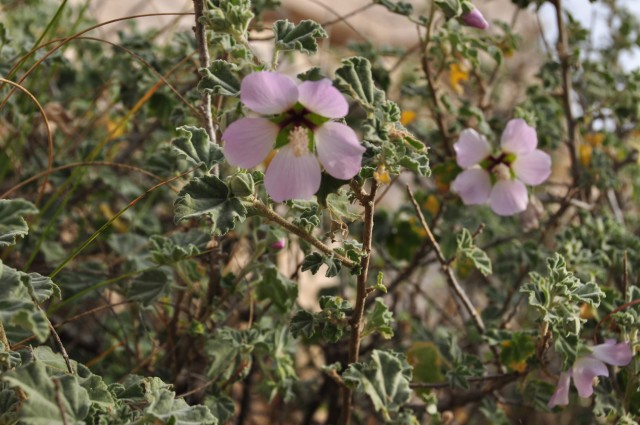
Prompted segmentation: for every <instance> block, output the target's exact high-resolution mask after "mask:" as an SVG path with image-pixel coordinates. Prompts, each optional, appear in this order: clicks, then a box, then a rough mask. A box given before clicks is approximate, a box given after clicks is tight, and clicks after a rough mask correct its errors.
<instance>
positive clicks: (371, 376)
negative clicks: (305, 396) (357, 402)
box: [342, 350, 412, 421]
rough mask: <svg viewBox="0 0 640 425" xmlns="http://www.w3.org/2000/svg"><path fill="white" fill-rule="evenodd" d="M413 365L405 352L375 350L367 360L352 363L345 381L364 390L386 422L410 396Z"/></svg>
mask: <svg viewBox="0 0 640 425" xmlns="http://www.w3.org/2000/svg"><path fill="white" fill-rule="evenodd" d="M411 377H412V375H411V366H409V364H408V363H407V360H406V358H405V356H404V355H403V354H400V353H394V352H392V351H381V350H373V353H371V359H370V360H369V362H367V363H352V364H350V365H349V367H348V368H347V369H346V370H345V371H344V373H343V374H342V379H344V382H345V383H346V384H347V385H349V386H352V387H355V388H356V389H357V390H358V391H361V392H364V393H365V394H366V395H367V396H369V399H370V400H371V402H372V403H373V407H374V408H375V410H376V411H377V412H380V413H381V414H382V416H383V417H384V418H385V420H387V421H391V417H392V415H394V414H397V413H398V412H399V410H400V408H401V407H402V406H403V405H404V404H405V403H406V402H407V401H409V398H410V397H411V389H410V388H409V383H410V382H411Z"/></svg>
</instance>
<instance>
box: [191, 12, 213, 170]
mask: <svg viewBox="0 0 640 425" xmlns="http://www.w3.org/2000/svg"><path fill="white" fill-rule="evenodd" d="M193 9H194V12H195V20H196V25H195V27H194V28H193V30H194V32H195V34H196V48H197V49H198V55H199V57H200V68H209V63H210V61H211V59H210V57H209V47H208V45H207V33H206V30H205V28H204V25H202V22H201V21H200V18H202V16H203V15H204V0H193ZM202 112H203V114H204V128H205V130H206V132H207V134H208V135H209V140H211V142H213V143H217V141H216V140H217V138H216V131H215V129H214V127H213V116H212V115H211V93H210V92H208V91H207V90H205V91H204V92H203V93H202ZM211 173H212V174H213V175H214V176H217V175H218V166H217V165H215V166H214V167H213V168H212V169H211Z"/></svg>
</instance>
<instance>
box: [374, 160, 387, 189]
mask: <svg viewBox="0 0 640 425" xmlns="http://www.w3.org/2000/svg"><path fill="white" fill-rule="evenodd" d="M373 178H374V179H376V181H377V182H378V183H380V184H387V185H388V184H389V183H391V176H390V175H389V172H388V171H387V168H386V167H385V166H384V164H380V165H378V168H377V169H376V171H374V172H373Z"/></svg>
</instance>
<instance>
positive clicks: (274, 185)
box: [264, 145, 321, 202]
mask: <svg viewBox="0 0 640 425" xmlns="http://www.w3.org/2000/svg"><path fill="white" fill-rule="evenodd" d="M320 177H321V171H320V164H318V160H317V159H316V157H315V156H314V155H313V154H311V153H307V154H304V155H302V156H295V155H294V154H293V149H291V146H289V145H287V146H285V147H283V148H282V149H280V151H279V152H278V153H277V154H276V156H275V157H274V158H273V160H272V161H271V163H270V164H269V168H267V172H266V173H265V175H264V186H265V188H266V189H267V193H268V194H269V196H271V197H272V198H273V200H274V201H276V202H282V201H286V200H289V199H310V198H311V197H312V196H313V194H314V193H316V192H317V191H318V189H320Z"/></svg>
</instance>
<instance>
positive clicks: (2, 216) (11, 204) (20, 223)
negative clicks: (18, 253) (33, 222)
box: [0, 199, 38, 248]
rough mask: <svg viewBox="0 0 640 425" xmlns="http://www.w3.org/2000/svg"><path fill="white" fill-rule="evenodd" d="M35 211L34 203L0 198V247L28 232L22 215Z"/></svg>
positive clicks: (9, 243) (35, 212) (12, 243)
mask: <svg viewBox="0 0 640 425" xmlns="http://www.w3.org/2000/svg"><path fill="white" fill-rule="evenodd" d="M37 213H38V209H37V208H36V207H35V205H33V204H32V203H31V202H28V201H25V200H24V199H0V248H2V247H4V246H10V245H14V244H15V243H16V238H18V237H23V236H25V235H26V234H27V233H29V226H27V222H26V221H25V219H24V217H25V216H26V215H30V214H37Z"/></svg>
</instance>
